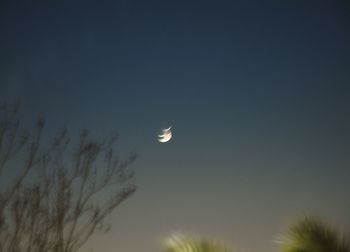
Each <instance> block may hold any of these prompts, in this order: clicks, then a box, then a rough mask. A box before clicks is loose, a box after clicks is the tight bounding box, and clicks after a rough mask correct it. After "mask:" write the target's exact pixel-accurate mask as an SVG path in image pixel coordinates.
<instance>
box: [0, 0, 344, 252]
mask: <svg viewBox="0 0 350 252" xmlns="http://www.w3.org/2000/svg"><path fill="white" fill-rule="evenodd" d="M34 2H35V3H33V1H10V0H8V1H4V0H3V1H1V2H0V99H5V100H12V99H14V98H18V97H19V98H20V99H21V100H22V112H23V115H24V116H25V118H26V119H30V118H34V117H35V116H36V115H38V114H43V115H45V116H46V118H47V130H48V131H55V130H56V129H58V128H60V127H62V126H64V125H66V126H67V127H68V128H69V129H70V132H73V133H74V132H77V131H78V130H79V129H81V128H88V129H90V130H91V132H92V133H93V134H94V135H97V136H100V135H101V136H106V135H108V134H109V133H113V132H114V131H115V130H117V131H118V132H119V134H120V142H119V145H118V146H120V149H121V152H122V153H127V152H128V151H129V150H130V151H133V150H136V151H137V152H138V153H139V158H138V160H137V162H136V163H135V164H134V166H133V167H134V168H135V170H136V176H137V184H138V191H137V193H136V194H135V195H134V196H133V197H132V198H130V199H128V200H127V201H125V202H124V204H123V205H122V206H121V207H119V208H117V209H116V211H115V212H114V213H113V215H112V216H111V217H110V218H109V221H110V222H111V223H112V225H113V226H112V230H111V231H110V233H108V234H97V235H95V236H93V237H92V239H91V240H90V241H89V243H88V244H87V245H86V247H85V248H84V250H82V251H83V252H85V251H86V252H91V251H95V252H96V251H101V252H114V251H120V252H139V251H140V252H141V251H142V252H154V251H161V247H160V246H159V241H160V240H161V238H162V237H165V236H167V235H169V234H171V233H172V232H175V231H178V232H185V233H186V232H190V233H198V234H203V235H207V236H213V237H217V238H221V239H223V240H225V241H226V242H227V243H228V244H231V245H232V246H233V247H235V248H238V249H239V251H242V252H258V251H259V252H273V251H278V245H277V244H274V243H273V242H272V241H273V240H274V238H275V237H276V236H277V235H279V234H281V232H283V231H284V230H285V228H286V226H287V225H288V224H289V223H290V222H291V221H293V220H295V219H297V218H298V217H300V216H302V215H303V214H305V213H313V214H317V215H320V216H321V217H324V218H325V219H327V220H329V221H331V222H332V223H335V224H336V225H338V226H339V227H340V228H341V229H343V230H345V231H349V230H350V215H349V213H350V193H349V192H350V182H349V178H350V158H349V157H350V4H349V2H348V1H345V0H344V1H322V0H321V1H320V0H318V1H312V0H308V1H289V0H282V1H281V0H279V1H277V0H273V1H261V0H250V1H233V0H231V1H221V0H218V1H205V0H202V1H191V0H187V1H182V0H177V1H164V0H163V1H153V0H148V1H142V0H128V1H127V0H124V1H118V0H114V1H86V0H84V1H82V0H78V1H51V3H49V2H50V1H42V3H40V1H34ZM54 2H55V3H54ZM169 125H173V130H174V131H173V134H174V138H173V140H172V141H171V142H169V143H167V144H160V143H158V142H157V141H156V135H157V133H158V131H159V130H160V129H161V128H162V127H167V126H169Z"/></svg>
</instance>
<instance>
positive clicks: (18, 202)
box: [0, 103, 136, 252]
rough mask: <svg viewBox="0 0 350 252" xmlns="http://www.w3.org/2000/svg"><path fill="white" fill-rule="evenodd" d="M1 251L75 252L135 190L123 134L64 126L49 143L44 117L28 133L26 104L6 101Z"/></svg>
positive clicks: (0, 124) (1, 117)
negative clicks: (99, 136)
mask: <svg viewBox="0 0 350 252" xmlns="http://www.w3.org/2000/svg"><path fill="white" fill-rule="evenodd" d="M0 106H1V107H0V252H74V251H78V250H79V248H80V247H81V246H82V245H83V244H84V243H85V242H86V241H87V240H88V239H89V238H90V237H91V235H92V234H93V233H94V232H95V231H97V230H107V229H108V225H106V224H105V223H104V220H105V218H106V217H107V216H108V215H109V214H110V213H111V212H112V211H113V210H114V209H115V208H116V207H117V206H118V205H119V204H120V203H121V202H123V201H124V200H125V199H127V198H128V197H129V196H131V195H132V194H133V193H134V192H135V189H136V187H135V185H134V183H133V171H132V170H131V169H130V164H131V163H132V162H133V161H134V160H135V158H136V155H135V154H131V155H130V156H129V157H127V158H126V159H125V160H124V159H123V160H121V159H119V158H118V156H117V155H116V154H115V153H114V151H113V145H114V143H115V141H116V137H110V138H108V139H107V140H105V141H97V140H94V139H92V138H91V137H90V135H89V134H88V132H87V131H86V130H84V131H82V133H81V135H80V137H79V140H78V141H77V143H76V144H71V143H70V140H71V138H70V137H69V134H68V131H67V130H66V129H64V130H62V131H61V132H59V133H58V134H57V136H56V137H54V138H52V139H51V141H49V143H44V141H43V139H42V135H43V134H42V133H43V128H44V125H45V122H44V120H43V119H38V120H37V122H36V126H35V127H34V129H33V130H32V131H31V133H23V132H22V133H21V129H20V126H21V125H20V120H19V118H18V117H19V116H18V109H19V105H18V104H15V105H12V106H9V105H8V104H7V103H2V104H1V105H0Z"/></svg>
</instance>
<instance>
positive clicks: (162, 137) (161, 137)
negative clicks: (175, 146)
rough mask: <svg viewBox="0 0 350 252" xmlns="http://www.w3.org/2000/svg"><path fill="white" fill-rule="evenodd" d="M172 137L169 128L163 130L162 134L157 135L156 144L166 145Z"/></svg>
mask: <svg viewBox="0 0 350 252" xmlns="http://www.w3.org/2000/svg"><path fill="white" fill-rule="evenodd" d="M172 137H173V134H172V132H171V126H170V127H169V128H167V129H163V130H162V133H161V134H160V135H158V142H160V143H166V142H168V141H170V139H171V138H172Z"/></svg>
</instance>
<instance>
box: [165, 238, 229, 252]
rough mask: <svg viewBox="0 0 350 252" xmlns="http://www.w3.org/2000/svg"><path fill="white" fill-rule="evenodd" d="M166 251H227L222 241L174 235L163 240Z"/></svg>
mask: <svg viewBox="0 0 350 252" xmlns="http://www.w3.org/2000/svg"><path fill="white" fill-rule="evenodd" d="M164 245H165V251H166V252H229V251H230V250H229V249H228V248H227V247H226V246H225V245H224V244H223V242H221V241H219V240H214V239H206V238H203V237H195V236H185V235H174V236H172V237H171V238H168V239H166V240H165V242H164Z"/></svg>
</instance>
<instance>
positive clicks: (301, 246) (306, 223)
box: [282, 217, 350, 252]
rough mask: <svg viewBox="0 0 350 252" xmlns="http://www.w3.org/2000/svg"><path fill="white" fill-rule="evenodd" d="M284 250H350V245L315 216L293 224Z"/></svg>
mask: <svg viewBox="0 0 350 252" xmlns="http://www.w3.org/2000/svg"><path fill="white" fill-rule="evenodd" d="M282 252H350V248H349V245H348V244H347V243H346V241H345V239H344V238H342V237H341V236H340V235H339V233H338V232H336V231H335V230H334V229H333V228H332V227H330V226H329V225H327V224H326V223H324V222H323V221H321V220H320V219H318V218H315V217H305V218H303V219H302V220H301V221H299V222H297V223H296V224H294V225H292V226H291V227H290V229H289V232H288V234H287V236H286V239H285V241H284V242H283V245H282Z"/></svg>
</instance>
